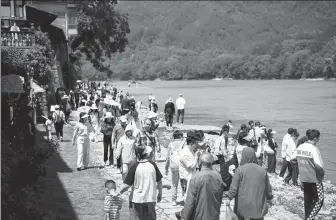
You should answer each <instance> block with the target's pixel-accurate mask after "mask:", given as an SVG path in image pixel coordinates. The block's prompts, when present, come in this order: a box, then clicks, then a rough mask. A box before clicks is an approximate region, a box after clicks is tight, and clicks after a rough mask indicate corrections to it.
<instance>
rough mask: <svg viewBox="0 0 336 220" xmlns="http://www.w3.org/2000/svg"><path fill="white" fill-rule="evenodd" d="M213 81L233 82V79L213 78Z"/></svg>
mask: <svg viewBox="0 0 336 220" xmlns="http://www.w3.org/2000/svg"><path fill="white" fill-rule="evenodd" d="M212 80H213V81H221V80H233V79H232V78H219V77H216V78H213V79H212Z"/></svg>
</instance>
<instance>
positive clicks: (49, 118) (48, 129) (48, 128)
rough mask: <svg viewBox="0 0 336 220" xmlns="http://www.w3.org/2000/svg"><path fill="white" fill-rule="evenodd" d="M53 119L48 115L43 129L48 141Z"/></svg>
mask: <svg viewBox="0 0 336 220" xmlns="http://www.w3.org/2000/svg"><path fill="white" fill-rule="evenodd" d="M52 120H53V117H52V114H48V119H47V120H46V122H45V127H46V131H47V135H48V141H51V126H52V124H53V121H52Z"/></svg>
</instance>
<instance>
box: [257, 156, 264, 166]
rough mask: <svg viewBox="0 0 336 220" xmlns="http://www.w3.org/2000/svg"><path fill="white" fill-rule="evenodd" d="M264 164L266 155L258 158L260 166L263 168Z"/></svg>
mask: <svg viewBox="0 0 336 220" xmlns="http://www.w3.org/2000/svg"><path fill="white" fill-rule="evenodd" d="M263 162H264V154H260V157H259V158H258V164H259V166H261V167H262V165H263Z"/></svg>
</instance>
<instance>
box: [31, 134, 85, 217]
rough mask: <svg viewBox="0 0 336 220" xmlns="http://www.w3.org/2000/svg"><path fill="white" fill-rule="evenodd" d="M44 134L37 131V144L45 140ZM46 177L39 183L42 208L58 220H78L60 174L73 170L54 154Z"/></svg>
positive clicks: (47, 164)
mask: <svg viewBox="0 0 336 220" xmlns="http://www.w3.org/2000/svg"><path fill="white" fill-rule="evenodd" d="M44 135H45V134H44V132H41V131H39V130H38V129H36V143H41V142H43V141H45V140H44V138H43V136H44ZM46 171H47V172H46V176H45V177H44V178H41V180H40V181H39V185H40V190H39V198H40V206H41V208H42V209H44V210H45V211H47V212H49V213H51V214H52V215H53V216H55V217H56V219H60V220H68V219H69V220H70V219H71V220H77V219H78V217H77V215H76V212H75V210H74V208H73V206H72V204H71V201H70V198H69V195H68V193H67V191H66V189H65V188H64V186H63V184H62V182H61V180H60V179H59V177H58V173H71V172H73V170H72V169H71V168H69V166H68V165H67V164H66V163H65V162H64V161H63V159H62V158H61V157H60V155H59V153H58V152H56V153H54V154H53V155H52V156H51V157H50V158H49V160H48V161H47V162H46Z"/></svg>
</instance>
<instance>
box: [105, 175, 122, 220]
mask: <svg viewBox="0 0 336 220" xmlns="http://www.w3.org/2000/svg"><path fill="white" fill-rule="evenodd" d="M105 189H106V192H107V195H106V196H105V202H104V211H105V220H119V219H120V209H121V198H120V197H118V196H115V195H116V183H115V182H114V181H113V180H107V181H106V182H105Z"/></svg>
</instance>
